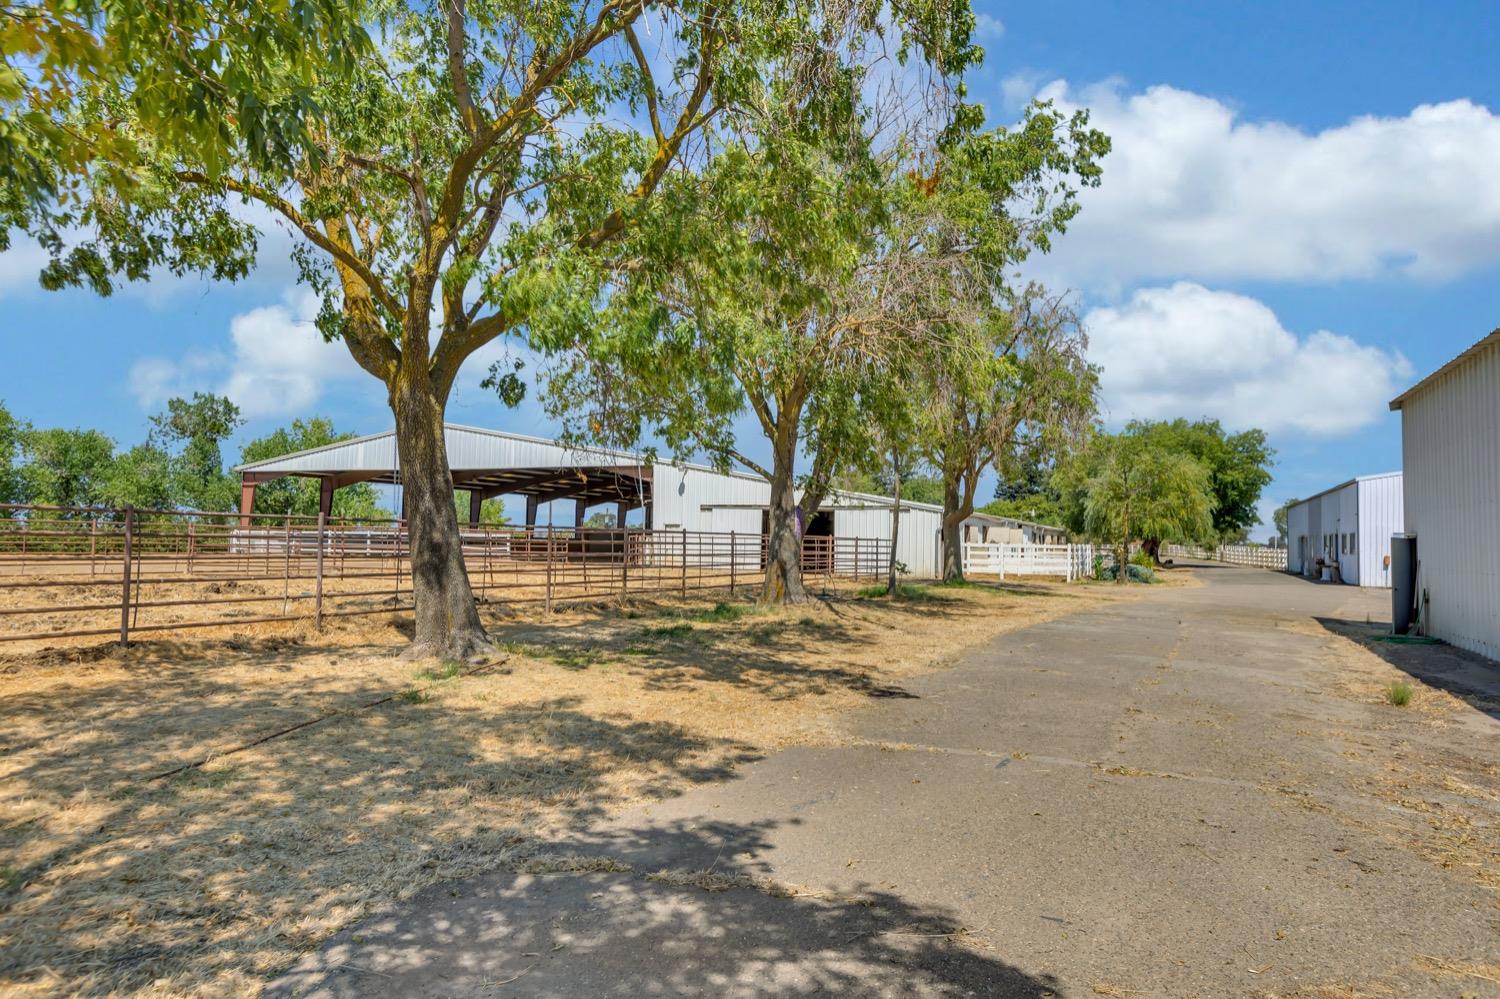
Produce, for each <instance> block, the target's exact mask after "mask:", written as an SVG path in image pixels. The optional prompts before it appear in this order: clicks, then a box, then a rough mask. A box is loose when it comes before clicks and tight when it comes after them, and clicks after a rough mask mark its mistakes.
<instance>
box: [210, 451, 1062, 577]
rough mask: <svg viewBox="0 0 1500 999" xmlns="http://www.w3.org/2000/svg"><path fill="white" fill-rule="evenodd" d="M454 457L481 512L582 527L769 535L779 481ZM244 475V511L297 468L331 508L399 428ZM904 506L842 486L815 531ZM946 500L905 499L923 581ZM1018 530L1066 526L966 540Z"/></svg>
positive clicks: (474, 508)
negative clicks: (518, 506)
mask: <svg viewBox="0 0 1500 999" xmlns="http://www.w3.org/2000/svg"><path fill="white" fill-rule="evenodd" d="M444 429H445V437H446V441H447V448H448V462H449V466H450V467H451V468H452V470H453V481H454V485H455V487H456V488H458V489H460V490H466V491H468V492H469V495H470V511H471V512H470V517H471V521H472V522H477V521H478V518H479V506H480V504H481V503H482V502H483V501H484V500H485V499H487V498H490V497H493V496H499V495H503V494H517V495H522V496H525V497H526V501H527V502H526V523H527V524H536V522H537V520H536V517H537V511H538V508H539V506H540V505H541V504H544V503H549V502H553V501H555V500H572V501H573V502H574V503H575V508H576V513H575V521H576V522H578V523H581V522H582V521H583V519H584V517H585V515H586V513H587V511H588V509H589V508H590V507H593V506H600V505H609V506H611V507H614V508H616V509H617V510H618V514H617V516H618V518H619V519H618V520H617V523H622V524H623V523H625V517H626V515H627V514H628V513H629V512H630V511H632V510H637V509H640V510H642V511H643V520H642V523H643V526H645V527H647V528H651V529H653V530H688V531H720V532H726V533H727V532H729V531H736V532H739V533H742V534H746V535H760V534H763V533H765V531H766V529H767V527H766V516H767V515H766V508H767V505H768V504H769V502H770V498H771V486H770V483H768V482H766V481H765V479H763V478H761V477H760V476H758V475H751V474H748V473H743V472H721V471H718V470H717V469H714V468H711V467H709V466H706V465H695V464H685V463H675V464H674V463H672V462H667V461H651V460H649V459H647V458H645V457H643V456H642V455H639V454H631V453H628V452H624V451H612V450H607V449H602V448H575V447H570V446H568V445H566V444H563V443H561V442H558V441H552V440H544V439H541V438H537V437H527V436H523V435H521V434H512V433H505V432H502V431H498V430H485V429H480V428H478V427H465V426H459V425H457V424H451V423H450V424H447V425H446V426H445V428H444ZM236 471H238V472H239V473H240V481H241V493H240V511H241V513H242V514H243V515H245V516H246V517H248V515H249V514H250V512H251V511H252V509H253V507H254V502H255V487H256V485H257V484H258V483H261V482H265V481H269V480H271V479H275V478H279V477H281V476H285V475H299V476H304V477H309V478H316V479H319V480H320V481H321V484H322V500H323V503H322V506H323V510H324V512H325V513H326V512H328V510H329V509H330V508H331V505H332V499H333V493H334V490H336V489H338V488H340V487H342V486H347V485H352V484H354V483H357V482H381V483H389V484H393V485H399V484H400V481H401V473H400V469H399V467H398V460H397V452H396V437H395V432H394V431H387V432H385V433H382V434H374V435H371V436H368V437H358V438H354V439H351V440H347V441H341V442H339V443H337V444H329V445H326V446H324V447H320V448H313V449H310V450H307V451H300V452H297V453H295V454H288V455H283V456H282V457H279V458H271V459H268V460H266V461H257V462H251V463H250V464H246V465H241V466H240V467H239V468H238V469H236ZM891 507H892V501H891V500H890V498H888V497H884V496H873V495H868V494H864V493H838V494H835V495H834V496H831V497H829V498H828V499H827V500H825V501H824V503H823V506H822V508H821V509H820V511H819V513H818V515H817V516H816V517H815V518H813V523H811V524H808V525H806V528H805V530H806V533H808V534H832V535H836V536H840V537H852V538H872V539H873V538H879V539H889V538H890V534H891ZM942 515H943V511H942V507H940V506H936V505H934V504H930V503H911V502H907V501H905V500H903V501H902V503H901V530H900V534H899V537H898V540H897V552H896V558H897V560H898V561H900V562H902V563H904V564H905V565H906V567H907V571H908V572H909V573H910V574H912V575H914V576H935V575H937V574H938V571H939V568H940V566H941V530H942V519H943V516H942ZM1000 525H1004V526H1005V527H1006V528H1008V529H1010V528H1013V529H1014V530H1015V531H1016V532H1019V533H1021V534H1022V535H1025V534H1027V533H1028V532H1029V533H1030V534H1034V535H1038V537H1037V538H1035V539H1033V538H1031V537H1026V538H1025V540H1041V535H1043V534H1046V536H1047V537H1048V538H1050V537H1051V533H1049V532H1052V533H1055V532H1057V531H1058V529H1057V528H1042V527H1040V526H1039V525H1034V524H1025V523H1024V522H1022V521H1009V520H1002V519H1000V518H993V517H986V516H984V515H982V514H976V515H975V516H974V517H972V518H970V519H969V520H967V521H965V522H964V530H965V535H966V537H967V536H968V535H970V534H972V533H974V532H976V531H977V532H979V533H981V534H986V533H987V532H989V531H990V530H992V529H996V528H997V527H998V526H1000Z"/></svg>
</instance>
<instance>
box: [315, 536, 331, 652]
mask: <svg viewBox="0 0 1500 999" xmlns="http://www.w3.org/2000/svg"><path fill="white" fill-rule="evenodd" d="M327 526H328V514H326V513H324V512H323V511H321V510H319V511H318V568H317V583H316V584H314V587H313V627H314V628H316V629H317V630H318V631H322V630H323V541H324V537H323V529H324V528H325V527H327Z"/></svg>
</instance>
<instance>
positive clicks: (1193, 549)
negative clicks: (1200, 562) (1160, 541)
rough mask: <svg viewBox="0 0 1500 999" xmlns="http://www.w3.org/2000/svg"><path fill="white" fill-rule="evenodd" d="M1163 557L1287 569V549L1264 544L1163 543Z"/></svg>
mask: <svg viewBox="0 0 1500 999" xmlns="http://www.w3.org/2000/svg"><path fill="white" fill-rule="evenodd" d="M1161 553H1162V555H1163V557H1169V558H1201V559H1206V560H1208V561H1211V562H1226V563H1228V564H1230V565H1253V566H1259V567H1260V568H1262V569H1281V570H1285V569H1286V549H1285V548H1268V547H1265V546H1262V545H1219V546H1218V547H1216V548H1204V547H1203V546H1201V545H1162V546H1161Z"/></svg>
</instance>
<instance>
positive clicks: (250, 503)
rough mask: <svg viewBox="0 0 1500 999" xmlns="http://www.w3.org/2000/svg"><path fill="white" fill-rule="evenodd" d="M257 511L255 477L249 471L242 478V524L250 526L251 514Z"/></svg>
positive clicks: (242, 525)
mask: <svg viewBox="0 0 1500 999" xmlns="http://www.w3.org/2000/svg"><path fill="white" fill-rule="evenodd" d="M254 512H255V479H253V478H252V477H251V476H250V475H249V474H248V473H247V474H245V475H244V476H242V477H241V478H240V526H241V527H249V526H250V515H251V514H252V513H254Z"/></svg>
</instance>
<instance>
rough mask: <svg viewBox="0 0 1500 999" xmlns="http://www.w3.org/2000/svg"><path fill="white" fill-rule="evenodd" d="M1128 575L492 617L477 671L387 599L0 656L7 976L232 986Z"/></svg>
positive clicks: (64, 983) (818, 726)
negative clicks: (485, 664)
mask: <svg viewBox="0 0 1500 999" xmlns="http://www.w3.org/2000/svg"><path fill="white" fill-rule="evenodd" d="M1147 590H1148V588H1146V587H1130V588H1127V591H1128V592H1129V594H1130V595H1132V596H1133V595H1135V594H1138V593H1143V592H1145V591H1147ZM1121 596H1122V594H1119V593H1118V592H1117V591H1115V590H1114V589H1113V588H1109V587H1091V586H1074V587H1063V586H1058V585H1046V584H1026V585H1024V586H1016V587H1011V588H1007V589H1005V590H1003V591H996V590H991V589H983V588H975V589H953V590H948V589H944V588H933V589H931V590H930V591H928V592H927V593H926V594H925V595H924V596H923V598H922V599H920V600H917V601H907V600H896V601H888V600H884V599H879V600H863V599H851V598H848V597H844V598H840V599H836V600H831V601H829V602H827V603H822V602H818V603H814V604H812V605H809V606H807V607H798V608H792V609H777V610H772V611H767V612H761V611H759V610H757V609H755V608H752V607H750V606H749V605H746V604H742V603H731V604H725V605H723V606H715V605H714V603H713V602H712V599H710V600H709V601H708V602H704V601H702V600H699V601H661V602H655V603H650V604H643V603H636V604H633V605H632V606H630V607H628V608H625V609H621V608H618V607H607V608H595V609H577V610H572V611H569V612H567V613H564V614H558V615H555V616H553V617H551V618H545V619H544V618H542V617H541V616H539V615H538V616H518V617H505V618H499V617H497V618H494V619H493V620H492V621H491V625H492V630H493V632H494V633H495V635H496V636H497V638H498V639H499V640H501V641H502V642H504V643H506V648H507V656H508V658H507V660H506V661H505V662H504V663H503V664H500V665H497V666H495V667H493V668H491V669H488V670H484V671H480V672H478V673H475V674H472V675H465V674H463V673H455V672H454V671H453V670H451V669H447V668H445V667H444V666H443V664H427V665H426V666H425V667H422V666H417V665H413V664H411V663H405V662H401V661H399V660H397V659H396V658H395V655H394V653H396V652H398V651H399V650H400V648H401V647H402V645H403V644H404V642H405V640H406V634H405V633H404V631H403V628H404V627H405V625H404V624H403V622H402V621H398V620H383V619H352V620H345V621H343V622H335V623H334V624H333V626H332V627H331V628H330V629H329V630H328V631H327V632H325V633H324V634H322V635H314V634H312V633H310V632H308V631H305V630H301V629H298V628H297V627H294V626H287V625H266V626H261V627H258V628H249V629H246V632H245V633H244V634H242V635H238V636H233V637H230V638H227V639H226V638H217V639H206V638H201V637H199V636H198V635H197V634H195V633H189V634H188V640H184V641H167V640H158V641H147V642H143V643H141V644H139V645H134V646H132V647H130V648H128V649H124V650H121V649H118V648H116V647H113V646H96V647H78V646H74V647H69V648H63V649H58V650H55V651H50V652H48V651H39V652H33V653H27V654H11V655H7V656H0V698H3V700H4V703H5V710H4V711H3V712H0V991H3V992H4V993H5V994H7V995H17V996H23V995H42V994H48V995H53V994H59V993H63V994H85V995H104V994H136V995H229V994H232V995H253V994H255V993H256V992H258V991H259V989H260V986H261V983H262V982H263V981H264V979H265V977H266V976H267V975H268V974H270V973H272V972H274V971H276V970H278V969H280V968H283V967H285V966H286V965H288V964H289V963H291V962H292V961H293V960H295V959H296V957H297V956H298V955H299V954H300V953H301V952H304V951H306V950H308V949H309V948H312V947H315V946H317V945H318V944H319V943H320V942H321V941H322V940H324V939H325V938H326V937H327V936H328V935H329V934H330V933H332V932H333V931H334V930H336V929H338V928H339V927H342V926H345V925H347V924H349V923H350V922H353V921H355V920H358V919H360V918H362V917H364V916H367V915H368V914H370V913H371V912H372V911H375V910H377V909H378V908H380V907H381V906H383V905H387V904H389V903H391V902H394V901H397V900H400V899H403V898H407V897H409V896H411V895H412V894H413V893H414V892H416V891H418V890H419V889H421V888H423V887H424V886H427V885H430V884H433V883H436V882H439V881H442V880H445V879H450V878H457V877H462V876H465V875H469V874H473V873H477V872H480V871H483V870H487V869H494V868H498V867H504V866H510V867H514V868H517V869H525V870H532V871H533V872H535V873H566V872H569V871H578V870H595V869H600V868H598V867H591V866H589V865H597V864H600V863H609V861H600V860H598V859H590V858H578V857H571V856H562V857H556V856H550V855H547V854H545V853H544V852H543V849H542V845H543V844H545V842H546V841H547V840H548V839H549V838H550V837H552V836H554V835H555V834H557V833H558V832H560V831H562V830H565V829H568V828H577V827H580V826H584V825H586V824H588V823H590V822H592V821H594V820H596V819H597V818H599V817H601V816H603V815H606V814H608V813H610V812H612V811H615V810H617V809H619V808H621V807H623V806H625V805H628V804H631V803H634V802H638V801H641V800H643V799H651V798H660V797H663V796H667V795H671V794H675V793H678V792H680V791H681V790H683V789H685V788H687V787H688V786H690V785H692V784H694V783H698V782H702V781H710V780H715V779H720V778H722V777H723V776H725V775H726V774H727V773H728V772H729V770H730V768H732V767H734V766H736V765H737V764H740V763H742V762H745V761H747V760H751V759H754V758H756V757H758V756H760V755H763V754H765V753H767V752H769V751H771V750H774V749H776V748H779V747H782V746H786V745H790V744H794V743H823V744H829V743H836V742H838V741H840V740H842V739H843V738H844V735H843V729H842V726H841V723H840V715H841V714H843V713H844V712H847V711H848V710H850V709H852V708H855V707H857V706H859V705H862V704H868V703H869V699H870V697H872V696H882V695H884V696H890V695H892V694H899V693H900V692H901V686H900V685H901V683H902V682H903V681H904V680H906V679H907V678H910V677H911V676H913V675H916V674H918V673H920V672H922V671H924V670H928V669H931V668H933V666H934V663H935V660H938V659H941V658H942V657H944V656H948V655H951V654H953V653H956V652H958V651H959V650H960V649H962V648H964V647H966V646H968V645H972V644H974V643H977V642H980V641H983V640H985V639H987V638H988V637H990V636H991V635H994V634H996V633H998V632H1000V631H1004V630H1007V629H1010V628H1016V627H1021V626H1024V625H1027V624H1030V623H1033V622H1036V621H1040V620H1044V619H1047V618H1050V617H1055V616H1058V615H1060V614H1064V613H1068V612H1070V611H1073V610H1078V609H1082V608H1084V607H1086V606H1089V605H1090V604H1093V603H1096V602H1099V601H1105V600H1113V599H1119V598H1120V597H1121ZM403 695H405V696H403ZM383 698H389V700H386V701H384V703H381V704H379V705H378V706H376V707H371V708H368V709H364V710H359V709H357V706H358V705H364V704H369V703H370V702H372V701H377V700H381V699H383ZM331 712H338V713H336V714H334V715H333V717H331V718H329V719H328V720H327V721H324V722H321V723H319V724H317V725H313V726H311V727H307V728H303V729H300V730H299V731H297V732H295V733H293V734H291V735H288V736H286V737H283V738H277V739H272V740H271V741H268V742H264V743H262V744H259V745H255V746H252V747H250V748H246V749H243V750H242V751H237V752H233V753H230V754H228V755H226V753H227V752H228V751H229V750H233V749H236V748H238V747H242V746H245V745H246V744H247V743H250V742H252V741H253V740H255V739H257V738H260V737H263V736H265V735H266V734H268V733H271V732H275V731H279V730H281V729H283V728H286V727H289V726H291V725H295V724H298V723H301V722H305V721H307V720H309V719H311V718H315V717H319V716H321V715H324V714H329V713H331ZM205 758H206V759H208V760H209V762H208V763H206V764H205V765H204V766H202V767H199V768H194V769H189V770H187V771H184V772H182V773H180V774H177V775H175V776H172V777H169V778H166V779H158V780H153V779H151V778H152V776H153V775H156V774H160V773H163V772H164V771H168V770H171V769H172V768H174V767H178V766H180V765H182V764H184V763H188V762H191V761H195V760H199V759H205ZM528 864H529V865H532V866H531V867H526V866H525V865H528Z"/></svg>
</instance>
